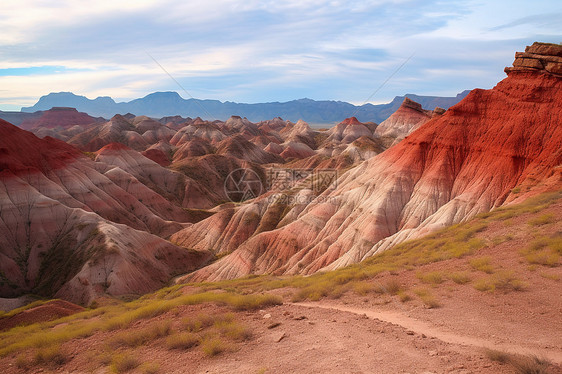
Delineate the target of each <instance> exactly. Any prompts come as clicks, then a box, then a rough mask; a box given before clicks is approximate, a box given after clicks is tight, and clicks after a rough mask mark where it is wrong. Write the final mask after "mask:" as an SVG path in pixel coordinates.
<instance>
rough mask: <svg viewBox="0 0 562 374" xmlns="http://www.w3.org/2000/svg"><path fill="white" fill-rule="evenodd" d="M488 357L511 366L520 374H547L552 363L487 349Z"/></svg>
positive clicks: (532, 356)
mask: <svg viewBox="0 0 562 374" xmlns="http://www.w3.org/2000/svg"><path fill="white" fill-rule="evenodd" d="M485 354H486V356H487V357H488V358H489V359H490V360H492V361H495V362H499V363H500V364H504V365H510V366H512V367H513V369H514V370H515V372H516V373H518V374H547V373H549V367H550V366H551V364H550V362H548V361H547V360H546V359H543V358H539V357H537V356H534V355H518V354H512V353H507V352H502V351H498V350H495V349H486V350H485Z"/></svg>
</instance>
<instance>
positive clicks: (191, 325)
mask: <svg viewBox="0 0 562 374" xmlns="http://www.w3.org/2000/svg"><path fill="white" fill-rule="evenodd" d="M233 319H234V315H233V314H232V313H225V314H214V315H213V314H202V313H201V314H198V315H197V316H196V317H195V318H185V319H183V320H182V325H183V327H184V328H185V329H186V330H187V331H190V332H198V331H201V330H204V329H206V328H207V327H210V326H212V325H213V324H214V323H215V322H217V321H232V320H233Z"/></svg>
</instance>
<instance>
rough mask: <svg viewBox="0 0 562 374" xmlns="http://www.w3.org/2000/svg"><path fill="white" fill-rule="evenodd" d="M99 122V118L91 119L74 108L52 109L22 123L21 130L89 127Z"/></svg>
mask: <svg viewBox="0 0 562 374" xmlns="http://www.w3.org/2000/svg"><path fill="white" fill-rule="evenodd" d="M99 121H100V119H99V118H94V117H91V116H89V115H88V114H86V113H82V112H79V111H77V110H76V109H74V108H52V109H49V110H46V111H45V112H43V114H42V115H41V117H39V118H37V119H31V120H26V121H23V122H22V124H21V128H22V129H25V130H30V129H33V128H48V129H53V128H58V129H67V128H69V127H72V126H75V125H90V124H93V123H96V122H99Z"/></svg>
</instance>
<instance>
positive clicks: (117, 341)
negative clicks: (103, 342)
mask: <svg viewBox="0 0 562 374" xmlns="http://www.w3.org/2000/svg"><path fill="white" fill-rule="evenodd" d="M170 332H171V321H163V322H155V323H153V324H152V325H151V326H149V327H146V328H144V329H141V330H132V331H123V332H120V333H118V334H116V335H115V336H114V337H113V338H111V339H110V340H109V345H110V346H113V347H117V346H128V347H138V346H141V345H144V344H146V343H148V342H150V341H152V340H154V339H157V338H161V337H164V336H167V335H169V334H170Z"/></svg>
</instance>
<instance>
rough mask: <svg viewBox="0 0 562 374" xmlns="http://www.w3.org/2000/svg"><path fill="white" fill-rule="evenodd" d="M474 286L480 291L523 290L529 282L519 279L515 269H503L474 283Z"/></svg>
mask: <svg viewBox="0 0 562 374" xmlns="http://www.w3.org/2000/svg"><path fill="white" fill-rule="evenodd" d="M474 288H476V289H477V290H478V291H490V292H493V291H496V290H497V291H501V292H506V293H507V292H510V291H523V290H525V289H526V288H527V284H526V283H525V282H523V281H521V280H519V279H518V278H517V277H516V276H515V274H514V272H513V271H509V270H502V271H500V272H498V273H496V274H494V275H492V276H490V277H486V278H483V279H480V280H478V281H476V282H475V283H474Z"/></svg>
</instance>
